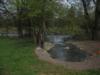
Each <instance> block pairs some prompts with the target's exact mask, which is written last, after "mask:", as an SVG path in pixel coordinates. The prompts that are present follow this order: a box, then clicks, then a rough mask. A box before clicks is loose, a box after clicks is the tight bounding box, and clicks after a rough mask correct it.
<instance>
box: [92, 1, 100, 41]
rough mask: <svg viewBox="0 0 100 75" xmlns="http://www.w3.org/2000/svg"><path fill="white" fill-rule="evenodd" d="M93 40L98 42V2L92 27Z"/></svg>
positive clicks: (99, 13) (99, 6) (99, 34)
mask: <svg viewBox="0 0 100 75" xmlns="http://www.w3.org/2000/svg"><path fill="white" fill-rule="evenodd" d="M93 39H95V40H100V0H97V2H96V11H95V25H94V27H93Z"/></svg>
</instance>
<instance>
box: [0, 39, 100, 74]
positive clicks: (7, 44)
mask: <svg viewBox="0 0 100 75" xmlns="http://www.w3.org/2000/svg"><path fill="white" fill-rule="evenodd" d="M34 50H35V45H34V43H33V42H32V41H31V40H18V39H7V38H5V39H4V38H0V75H100V71H99V70H100V69H98V70H87V71H74V70H68V69H66V68H64V67H63V66H60V65H54V64H51V63H47V62H45V61H41V60H39V59H38V58H37V56H36V55H35V53H34Z"/></svg>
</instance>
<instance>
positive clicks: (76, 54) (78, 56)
mask: <svg viewBox="0 0 100 75" xmlns="http://www.w3.org/2000/svg"><path fill="white" fill-rule="evenodd" d="M65 38H66V39H67V40H68V39H69V36H67V37H65V36H56V35H55V36H49V41H50V42H52V43H53V44H55V46H54V47H53V48H51V49H50V50H49V51H48V53H49V54H50V56H51V57H52V58H54V59H58V60H62V61H71V62H80V61H84V60H85V59H86V58H87V56H88V54H87V53H86V52H85V51H82V50H80V48H78V47H77V46H75V45H73V44H71V43H68V44H65V42H64V39H65Z"/></svg>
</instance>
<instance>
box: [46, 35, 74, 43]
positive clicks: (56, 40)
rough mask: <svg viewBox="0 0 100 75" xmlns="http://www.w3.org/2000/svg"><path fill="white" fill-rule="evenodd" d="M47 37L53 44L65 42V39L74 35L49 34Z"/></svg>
mask: <svg viewBox="0 0 100 75" xmlns="http://www.w3.org/2000/svg"><path fill="white" fill-rule="evenodd" d="M47 38H48V39H49V42H51V43H53V44H64V42H65V40H69V39H71V40H72V36H70V35H48V36H47Z"/></svg>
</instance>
